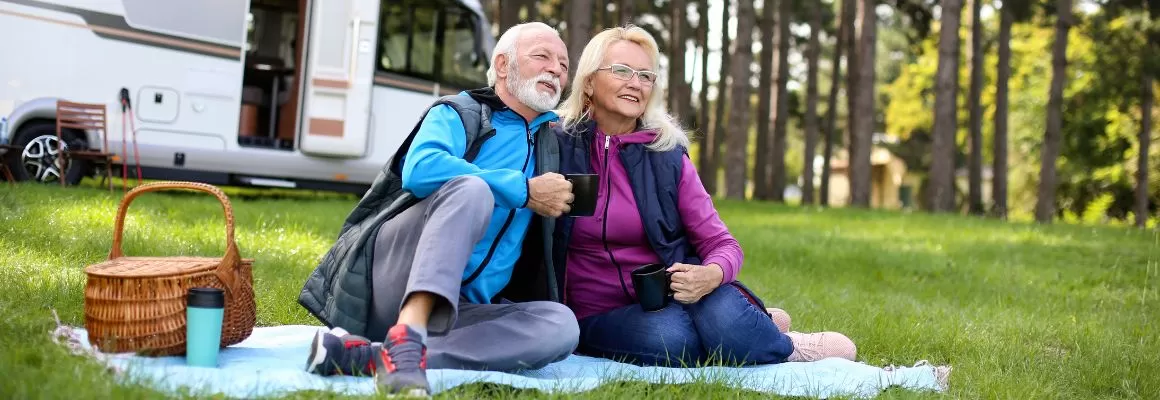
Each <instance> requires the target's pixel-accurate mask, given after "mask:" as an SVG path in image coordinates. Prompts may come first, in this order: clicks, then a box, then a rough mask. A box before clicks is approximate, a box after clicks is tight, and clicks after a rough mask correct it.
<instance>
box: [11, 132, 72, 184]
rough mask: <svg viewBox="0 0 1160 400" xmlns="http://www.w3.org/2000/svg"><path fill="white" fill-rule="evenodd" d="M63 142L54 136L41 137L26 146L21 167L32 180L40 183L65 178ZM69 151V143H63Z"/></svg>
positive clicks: (21, 158)
mask: <svg viewBox="0 0 1160 400" xmlns="http://www.w3.org/2000/svg"><path fill="white" fill-rule="evenodd" d="M61 145H62V143H61V141H60V140H58V139H57V138H56V136H53V135H43V136H39V137H37V138H35V139H32V141H30V142H28V144H27V145H24V152H23V153H21V155H20V162H21V165H23V166H24V170H25V171H27V172H28V177H29V179H31V180H35V181H38V182H55V181H60V180H61V179H62V177H63V176H64V170H65V166H64V162H65V161H64V158H62V157H61V156H60V152H61V149H60V146H61ZM63 145H64V150H68V143H63Z"/></svg>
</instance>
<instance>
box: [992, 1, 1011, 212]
mask: <svg viewBox="0 0 1160 400" xmlns="http://www.w3.org/2000/svg"><path fill="white" fill-rule="evenodd" d="M999 13H1000V15H999V60H998V61H999V66H998V70H999V71H998V73H996V76H995V133H994V136H995V137H994V139H993V140H994V151H992V157H993V158H994V160H993V162H992V163H993V166H992V167H991V176H992V178H991V199H992V200H991V202H992V203H994V204H993V205H992V209H991V213H992V214H993V215H994V216H996V217H998V218H1000V219H1007V108H1008V100H1007V98H1008V96H1009V95H1008V90H1007V81H1008V80H1009V79H1010V77H1011V25H1013V24H1014V23H1015V13H1014V11H1012V10H1011V6H1010V5H1004V6H1003V8H1002V10H1000V11H999Z"/></svg>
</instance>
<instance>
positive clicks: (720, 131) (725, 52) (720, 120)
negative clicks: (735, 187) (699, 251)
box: [712, 0, 749, 188]
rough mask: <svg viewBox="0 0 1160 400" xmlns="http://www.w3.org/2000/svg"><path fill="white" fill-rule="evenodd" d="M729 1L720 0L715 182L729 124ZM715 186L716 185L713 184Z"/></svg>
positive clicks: (715, 119) (714, 157) (714, 130)
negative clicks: (719, 62)
mask: <svg viewBox="0 0 1160 400" xmlns="http://www.w3.org/2000/svg"><path fill="white" fill-rule="evenodd" d="M729 3H730V0H724V1H722V8H721V26H722V28H721V70H720V72H718V74H717V75H718V78H717V103H716V104H715V106H716V107H715V108H716V110H714V111H715V112H714V114H713V115H714V117H713V125H714V126H713V159H712V163H713V164H712V168H713V183H714V184H715V185H716V183H717V169H718V167H719V166H720V165H721V149H722V148H724V147H725V138H726V136H728V135H726V133H725V129H726V128H727V127H728V126H729V124H728V123H727V122H728V121H727V120H726V117H728V114H729V109H728V108H726V107H725V106H726V105H728V104H729V102H730V99H729V71H730V67H731V66H732V64H733V57H731V56H730V54H729V51H730V42H731V40H730V38H729V21H730V20H731V18H730V16H731V15H730V13H729ZM742 84H743V85H748V83H747V82H742ZM742 101H744V102H745V104H749V103H748V101H749V99H743V100H742ZM714 188H716V186H714Z"/></svg>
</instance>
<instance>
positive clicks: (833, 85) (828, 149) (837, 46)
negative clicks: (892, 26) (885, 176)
mask: <svg viewBox="0 0 1160 400" xmlns="http://www.w3.org/2000/svg"><path fill="white" fill-rule="evenodd" d="M852 4H853V2H852V1H851V0H842V9H841V11H840V14H839V15H841V16H842V17H841V18H839V19H838V37H836V38H834V39H835V40H834V42H835V43H834V61H833V63H834V64H833V70H832V71H831V73H832V77H831V78H830V98H829V107H828V108H827V109H826V134H825V137H824V138H823V139H824V140H825V145H824V147H823V149H822V187H821V188H820V189H819V191H820V192H821V193H820V197H819V199H820V200H821V201H820V204H821V205H822V207H828V206H829V205H830V159H831V158H833V156H834V140H836V139H837V135H836V134H835V133H834V128H835V125H836V124H837V120H838V91H839V89H841V87H842V55H843V54H845V53H846V52H847V51H846V49H845V48H846V44H847V43H848V41H847V37H848V35H847V34H846V32H847V31H849V30H850V28H851V27H850V23H849V22H847V20H846V17H845V15H846V14H847V11H849V10H850V6H851V5H852ZM847 65H849V64H847ZM849 69H850V68H849V67H847V68H846V70H849ZM848 88H849V87H847V89H848ZM847 92H849V91H848V90H847ZM847 97H849V96H848V95H847Z"/></svg>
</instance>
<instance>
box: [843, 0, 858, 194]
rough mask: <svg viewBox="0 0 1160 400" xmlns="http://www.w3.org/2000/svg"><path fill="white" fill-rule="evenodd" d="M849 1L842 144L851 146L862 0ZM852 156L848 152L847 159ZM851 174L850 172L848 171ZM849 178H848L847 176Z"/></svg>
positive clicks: (856, 108) (855, 111) (855, 114)
mask: <svg viewBox="0 0 1160 400" xmlns="http://www.w3.org/2000/svg"><path fill="white" fill-rule="evenodd" d="M846 1H849V5H850V8H849V10H844V11H843V12H845V13H846V14H845V15H843V16H842V17H843V18H846V20H845V21H844V22H848V24H847V26H849V27H850V29H847V30H846V46H847V48H846V129H845V130H843V131H842V134H843V135H842V144H843V145H846V146H848V145H850V143H852V142H851V140H850V139H851V138H850V135H852V134H853V132H854V126H855V125H856V124H855V122H854V121H855V118H856V116H857V114H858V107H855V104H854V99H855V96H857V94H858V70H857V68H858V65H859V64H858V51H859V48H860V47H861V45H860V44H859V43H858V26H857V25H856V24H855V18H856V17H857V15H858V7H859V5H858V3H860V2H861V0H846ZM849 156H850V154H849V152H848V151H847V153H846V157H847V158H849ZM846 173H847V174H849V170H847V171H846ZM847 177H848V176H847Z"/></svg>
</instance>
